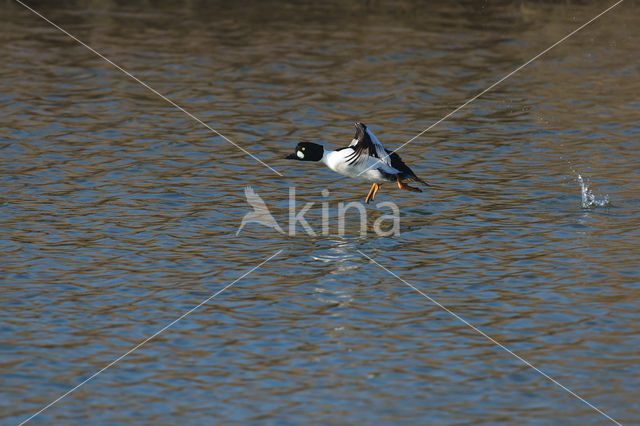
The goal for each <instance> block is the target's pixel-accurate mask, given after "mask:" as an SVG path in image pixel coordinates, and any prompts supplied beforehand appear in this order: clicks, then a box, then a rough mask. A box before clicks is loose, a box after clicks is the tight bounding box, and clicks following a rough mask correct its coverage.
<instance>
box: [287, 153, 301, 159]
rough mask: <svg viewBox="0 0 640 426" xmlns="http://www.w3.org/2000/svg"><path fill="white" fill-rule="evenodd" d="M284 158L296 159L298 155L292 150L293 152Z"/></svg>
mask: <svg viewBox="0 0 640 426" xmlns="http://www.w3.org/2000/svg"><path fill="white" fill-rule="evenodd" d="M284 159H285V160H297V159H298V156H297V155H296V153H295V152H294V153H293V154H289V155H287V156H286V157H284Z"/></svg>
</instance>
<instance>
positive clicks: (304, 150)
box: [284, 142, 324, 161]
mask: <svg viewBox="0 0 640 426" xmlns="http://www.w3.org/2000/svg"><path fill="white" fill-rule="evenodd" d="M323 154H324V148H323V147H322V145H318V144H317V143H313V142H300V143H299V144H298V145H297V146H296V150H295V151H293V154H289V155H287V156H286V157H284V158H285V159H287V160H300V161H320V160H322V155H323Z"/></svg>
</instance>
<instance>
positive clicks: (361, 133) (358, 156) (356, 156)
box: [346, 123, 393, 167]
mask: <svg viewBox="0 0 640 426" xmlns="http://www.w3.org/2000/svg"><path fill="white" fill-rule="evenodd" d="M355 126H356V134H355V136H354V137H353V141H351V143H350V144H349V147H350V148H352V149H353V153H352V154H350V155H349V156H347V158H346V160H347V162H348V164H355V163H359V162H362V161H367V158H368V157H374V158H378V159H379V160H380V161H382V162H383V163H385V164H386V165H387V166H389V167H393V166H392V165H391V159H390V158H389V154H388V153H387V150H386V149H384V147H383V146H382V144H381V143H380V141H379V140H378V138H376V137H375V135H374V134H373V133H372V132H371V130H369V129H368V128H367V126H365V125H364V124H363V123H355Z"/></svg>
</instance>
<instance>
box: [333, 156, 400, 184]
mask: <svg viewBox="0 0 640 426" xmlns="http://www.w3.org/2000/svg"><path fill="white" fill-rule="evenodd" d="M352 154H353V149H351V148H344V149H341V150H339V151H329V152H325V155H324V156H323V157H322V162H323V163H324V164H326V166H327V167H329V168H330V169H331V170H333V171H334V172H336V173H340V174H341V175H345V176H349V177H350V178H352V179H357V180H361V181H365V182H371V183H374V182H375V183H383V182H388V181H389V180H388V179H386V178H385V177H384V175H383V174H382V173H380V171H379V170H378V169H382V170H384V171H385V172H387V173H389V174H396V173H399V171H398V170H396V169H393V168H390V167H389V166H387V165H386V164H385V163H383V162H382V161H380V160H379V159H377V158H373V157H368V158H367V161H362V162H359V163H357V164H349V163H348V160H347V158H350V155H352Z"/></svg>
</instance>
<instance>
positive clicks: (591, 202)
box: [577, 173, 611, 209]
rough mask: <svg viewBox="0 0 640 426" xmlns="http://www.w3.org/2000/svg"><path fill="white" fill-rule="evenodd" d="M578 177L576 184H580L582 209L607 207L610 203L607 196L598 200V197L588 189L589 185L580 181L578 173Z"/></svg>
mask: <svg viewBox="0 0 640 426" xmlns="http://www.w3.org/2000/svg"><path fill="white" fill-rule="evenodd" d="M577 175H578V183H579V184H580V190H581V192H582V208H583V209H591V208H595V207H609V206H610V205H611V202H610V201H609V195H605V196H604V198H602V199H598V197H597V196H596V195H595V194H594V193H593V191H591V189H589V184H588V183H586V182H585V181H584V179H582V176H581V175H580V173H578V174H577Z"/></svg>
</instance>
